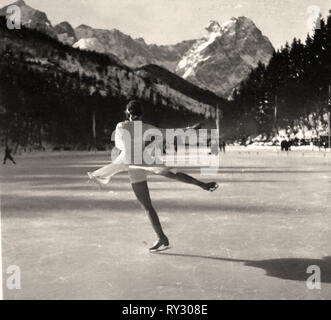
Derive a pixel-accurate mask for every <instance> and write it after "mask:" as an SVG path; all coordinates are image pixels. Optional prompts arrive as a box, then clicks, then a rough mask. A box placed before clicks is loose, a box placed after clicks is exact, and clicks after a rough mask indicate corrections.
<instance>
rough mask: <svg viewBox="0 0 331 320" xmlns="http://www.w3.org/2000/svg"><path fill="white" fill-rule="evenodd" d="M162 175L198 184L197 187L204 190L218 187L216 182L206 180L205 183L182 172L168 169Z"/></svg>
mask: <svg viewBox="0 0 331 320" xmlns="http://www.w3.org/2000/svg"><path fill="white" fill-rule="evenodd" d="M162 175H163V176H164V177H167V178H170V179H175V180H178V181H181V182H184V183H189V184H193V185H195V186H198V187H200V188H202V189H204V190H209V191H214V190H216V189H217V187H218V185H217V183H216V182H207V183H206V182H203V181H200V180H197V179H195V178H193V177H191V176H189V175H188V174H186V173H183V172H177V173H174V172H171V171H168V172H166V173H164V174H162Z"/></svg>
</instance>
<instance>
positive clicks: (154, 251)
mask: <svg viewBox="0 0 331 320" xmlns="http://www.w3.org/2000/svg"><path fill="white" fill-rule="evenodd" d="M170 248H171V247H170V246H165V245H162V246H161V247H160V248H158V249H153V250H149V252H150V253H157V252H161V251H166V250H168V249H170Z"/></svg>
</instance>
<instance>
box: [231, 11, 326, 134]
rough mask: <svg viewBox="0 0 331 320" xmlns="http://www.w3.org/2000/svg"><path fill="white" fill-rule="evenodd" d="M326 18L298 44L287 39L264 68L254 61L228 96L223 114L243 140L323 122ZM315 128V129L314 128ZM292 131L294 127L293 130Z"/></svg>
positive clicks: (310, 127)
mask: <svg viewBox="0 0 331 320" xmlns="http://www.w3.org/2000/svg"><path fill="white" fill-rule="evenodd" d="M330 26H331V16H330V15H329V16H328V18H327V20H326V22H325V20H324V19H321V20H320V24H319V28H316V29H315V31H314V33H313V35H312V36H310V35H308V36H307V38H306V41H305V42H304V43H302V42H301V41H300V40H298V39H293V41H292V43H291V44H289V43H286V45H285V46H284V47H282V48H281V49H280V50H277V51H275V52H274V54H273V56H272V58H271V60H270V62H269V64H268V65H267V66H265V65H263V64H261V63H260V64H259V65H258V67H257V68H255V69H254V70H252V71H251V73H250V75H249V77H248V78H247V79H246V80H245V81H243V82H242V83H241V85H240V87H239V89H238V90H235V92H234V94H233V101H232V108H229V111H228V112H227V118H228V120H229V121H232V122H233V123H234V124H235V125H234V127H236V131H235V132H233V135H234V136H236V137H237V138H238V137H241V138H243V139H245V138H247V137H248V136H251V135H254V134H256V135H257V134H263V135H266V136H269V137H271V136H273V135H274V134H275V133H276V132H277V130H278V129H279V128H286V127H291V128H298V127H300V126H301V127H303V126H306V127H308V128H309V129H318V128H317V127H318V125H322V126H324V127H326V126H327V123H326V119H325V114H326V112H327V101H328V86H329V85H330V81H331V56H330V55H331V45H330V32H331V31H330ZM314 127H315V128H314ZM294 131H295V129H294Z"/></svg>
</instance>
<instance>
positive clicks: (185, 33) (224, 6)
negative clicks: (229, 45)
mask: <svg viewBox="0 0 331 320" xmlns="http://www.w3.org/2000/svg"><path fill="white" fill-rule="evenodd" d="M13 2H14V0H9V1H8V0H0V7H3V6H4V5H7V4H10V3H13ZM25 2H26V3H27V4H28V5H30V6H31V7H33V8H35V9H38V10H41V11H44V12H46V14H47V16H48V18H49V20H50V21H51V22H52V24H53V25H55V24H57V23H59V22H61V21H68V22H70V23H71V24H72V25H73V26H74V27H77V26H78V25H80V24H87V25H90V26H92V27H94V28H103V29H113V28H116V29H119V30H120V31H122V32H123V33H126V34H128V35H131V36H132V37H133V38H138V37H142V38H144V39H145V41H146V42H147V43H156V44H159V45H160V44H175V43H178V42H180V41H182V40H189V39H197V38H200V37H202V36H203V35H204V34H206V31H205V29H204V28H205V26H206V25H207V23H208V22H209V21H210V20H216V21H218V22H220V23H222V22H225V21H227V20H229V19H230V18H231V17H238V16H246V17H249V18H251V19H252V20H253V21H254V22H255V24H256V25H257V27H258V28H259V29H260V30H261V31H262V33H263V34H264V35H266V36H267V37H268V38H269V39H270V40H271V42H272V44H273V45H274V47H275V48H276V49H278V48H280V47H281V46H282V45H284V44H285V42H286V41H289V42H291V41H292V39H293V38H294V37H296V38H300V39H303V40H304V39H305V38H306V35H307V33H308V32H309V31H311V22H310V21H311V17H312V16H314V15H315V14H316V12H317V10H319V11H320V12H321V13H322V15H323V16H326V15H327V13H328V10H329V9H331V0H25Z"/></svg>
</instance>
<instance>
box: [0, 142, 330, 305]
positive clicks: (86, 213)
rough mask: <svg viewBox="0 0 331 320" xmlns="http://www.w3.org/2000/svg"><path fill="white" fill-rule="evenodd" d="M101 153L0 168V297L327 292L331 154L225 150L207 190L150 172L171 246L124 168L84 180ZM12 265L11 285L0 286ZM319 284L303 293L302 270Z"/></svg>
mask: <svg viewBox="0 0 331 320" xmlns="http://www.w3.org/2000/svg"><path fill="white" fill-rule="evenodd" d="M107 159H108V156H107V155H106V153H104V152H101V153H93V152H91V153H81V154H76V153H70V152H67V153H62V154H60V153H59V154H57V155H52V156H50V155H47V154H39V155H34V156H25V157H17V159H16V160H17V162H18V164H17V165H16V166H14V165H12V164H10V163H7V165H5V166H2V167H1V214H2V251H3V278H4V279H3V280H4V281H3V282H4V298H5V299H330V298H331V246H330V243H331V184H330V181H331V169H330V168H331V154H330V153H328V154H325V153H323V152H311V151H310V152H309V151H292V152H290V153H289V154H288V155H287V154H286V153H280V152H279V153H277V152H275V150H268V151H263V150H249V149H244V148H243V149H234V148H233V149H231V148H230V149H229V150H228V152H227V153H226V154H225V155H221V162H220V169H219V173H217V174H214V175H210V176H206V175H201V174H200V170H199V169H198V168H192V167H187V168H185V169H183V170H184V172H187V173H189V174H192V175H193V176H194V177H196V178H200V179H202V180H205V181H208V180H216V181H217V182H218V183H219V184H220V188H219V189H218V190H217V191H216V192H214V193H208V192H205V191H203V190H201V189H199V188H197V187H195V186H191V185H185V184H182V183H180V182H176V181H173V180H167V179H166V178H163V177H159V176H153V177H151V178H150V179H149V187H150V191H151V197H152V200H153V203H154V206H155V208H156V210H157V211H158V213H159V216H160V219H161V222H162V224H163V227H164V230H165V232H166V233H167V235H168V237H169V239H170V244H171V247H172V248H171V249H170V250H168V251H165V252H162V253H158V254H151V253H149V252H148V247H149V246H150V245H151V244H153V242H154V241H155V239H156V238H155V235H154V233H153V230H152V228H151V225H150V222H149V220H148V218H147V216H146V214H145V213H144V211H143V210H142V209H141V208H140V206H139V204H138V203H137V201H136V200H135V198H134V195H133V192H132V190H131V186H130V184H129V182H128V177H127V174H125V173H124V174H120V175H118V176H116V177H115V178H114V180H113V182H112V183H111V185H110V186H109V189H108V190H105V191H100V190H98V188H97V186H96V185H93V184H92V185H91V184H87V176H86V172H87V171H92V170H93V169H94V168H98V167H99V166H102V165H104V164H106V163H107V162H108V160H107ZM10 265H17V266H19V267H20V269H21V286H22V288H21V289H20V290H9V289H8V288H6V279H7V278H8V276H9V275H8V274H7V273H6V270H7V268H8V267H9V266H10ZM310 265H317V266H319V267H320V269H321V289H320V290H318V289H315V290H311V289H308V288H307V283H306V280H307V279H308V277H309V276H310V274H308V273H307V268H308V267H309V266H310Z"/></svg>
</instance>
